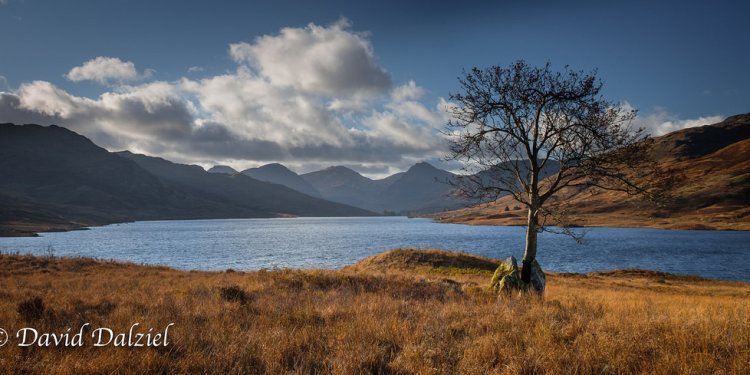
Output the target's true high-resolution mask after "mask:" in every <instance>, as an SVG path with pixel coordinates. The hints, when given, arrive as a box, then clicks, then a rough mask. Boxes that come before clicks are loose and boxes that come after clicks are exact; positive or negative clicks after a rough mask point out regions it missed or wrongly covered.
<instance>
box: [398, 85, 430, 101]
mask: <svg viewBox="0 0 750 375" xmlns="http://www.w3.org/2000/svg"><path fill="white" fill-rule="evenodd" d="M424 94H425V89H423V88H421V87H419V86H417V84H416V83H415V82H414V81H409V83H407V84H405V85H401V86H398V87H396V88H394V89H393V91H392V92H391V97H392V98H393V100H396V101H404V100H419V99H421V98H422V97H423V96H424Z"/></svg>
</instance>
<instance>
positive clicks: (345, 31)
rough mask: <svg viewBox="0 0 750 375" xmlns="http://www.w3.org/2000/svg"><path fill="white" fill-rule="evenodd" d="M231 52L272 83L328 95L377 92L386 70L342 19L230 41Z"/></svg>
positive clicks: (386, 83) (386, 84) (387, 79)
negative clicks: (331, 22) (324, 24)
mask: <svg viewBox="0 0 750 375" xmlns="http://www.w3.org/2000/svg"><path fill="white" fill-rule="evenodd" d="M229 53H230V55H231V56H232V58H233V59H234V60H235V61H236V62H237V63H240V64H248V65H249V66H250V67H252V68H253V69H255V70H257V72H258V73H259V74H260V75H261V76H263V77H264V78H266V79H268V80H270V81H271V82H272V83H273V84H274V85H277V86H291V87H293V88H295V89H297V90H300V91H304V92H307V93H312V94H319V95H326V96H330V97H336V98H341V97H349V96H352V95H363V96H371V95H377V94H381V93H383V92H385V91H387V90H388V89H389V88H390V87H391V76H390V74H388V72H387V71H386V70H385V69H384V68H383V67H381V66H380V65H379V64H378V63H377V61H376V59H375V55H374V53H373V48H372V45H371V44H370V42H369V40H367V39H366V37H365V35H362V34H357V33H353V32H351V31H349V23H348V22H347V21H346V20H345V19H343V20H340V21H339V22H337V23H334V24H333V25H330V26H328V27H325V26H318V25H315V24H309V25H307V26H306V27H304V28H284V29H282V30H281V32H280V33H279V34H278V35H266V36H262V37H260V38H257V39H255V41H254V42H253V43H235V44H231V45H230V46H229Z"/></svg>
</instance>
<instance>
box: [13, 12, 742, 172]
mask: <svg viewBox="0 0 750 375" xmlns="http://www.w3.org/2000/svg"><path fill="white" fill-rule="evenodd" d="M747 14H750V3H748V2H746V1H723V0H718V1H711V2H706V1H659V2H657V1H639V0H630V1H621V0H612V1H594V0H580V1H569V2H563V1H552V0H549V1H542V0H536V1H535V0H531V1H529V0H527V1H521V0H518V1H515V0H508V1H473V0H465V1H461V2H437V1H427V0H414V1H408V0H401V1H390V0H381V1H373V2H367V3H365V2H359V1H302V0H299V1H290V0H277V1H268V2H251V1H195V0H183V1H156V0H152V1H136V0H111V1H100V0H77V1H76V0H71V1H54V0H49V1H44V0H0V123H2V122H13V123H19V124H20V123H38V124H42V125H49V124H58V125H61V126H65V127H67V128H69V129H71V130H73V131H76V132H78V133H80V134H82V135H85V136H87V137H89V138H90V139H92V140H93V141H94V142H95V143H97V144H98V145H100V146H102V147H105V148H106V149H108V150H111V151H118V150H124V149H128V150H131V151H133V152H139V153H144V154H148V155H154V156H160V157H164V158H167V159H169V160H173V161H176V162H182V163H193V164H199V165H201V166H204V167H210V166H211V165H214V164H226V165H230V166H232V167H234V168H236V169H244V168H249V167H255V166H259V165H262V164H267V163H271V162H281V163H283V164H285V165H287V166H288V167H290V168H291V169H293V170H295V171H297V172H308V171H312V170H317V169H321V168H324V167H327V166H332V165H345V166H349V167H351V168H353V169H355V170H357V171H359V172H361V173H363V174H365V175H368V176H370V177H383V176H386V175H388V174H390V173H394V172H398V171H401V170H405V169H407V168H408V167H409V166H410V165H412V164H414V163H416V162H419V161H423V160H426V161H429V162H431V163H433V164H435V165H438V166H442V167H445V168H449V169H450V168H451V167H452V166H451V165H450V164H446V163H444V162H441V161H440V160H441V158H442V156H443V155H444V154H445V150H446V148H445V145H446V143H445V139H444V137H443V136H442V135H441V134H440V130H442V129H443V128H444V126H445V123H446V122H447V120H448V119H449V117H448V115H447V113H446V109H447V108H448V107H449V106H450V100H449V96H450V94H451V93H455V92H457V90H458V89H459V88H458V84H457V83H458V81H457V78H458V77H459V76H460V75H461V73H462V71H463V70H467V69H470V68H472V67H474V66H477V67H487V66H491V65H501V66H504V65H508V64H510V63H512V62H514V61H516V60H519V59H524V60H526V61H528V62H530V63H531V64H535V65H541V64H544V63H545V62H547V61H549V62H551V63H552V64H553V67H557V68H561V67H562V66H564V65H566V64H567V65H570V66H571V67H572V68H573V69H576V70H584V71H590V70H592V69H597V72H598V75H599V77H600V78H601V79H602V80H603V81H604V95H605V97H607V98H608V99H610V100H612V101H615V102H617V103H621V104H622V105H626V106H630V107H634V108H637V109H638V110H639V117H638V119H637V123H638V124H639V125H642V126H645V127H647V128H648V129H650V130H651V132H652V133H653V134H654V135H659V134H664V133H666V132H669V131H674V130H678V129H681V128H684V127H689V126H698V125H704V124H708V123H713V122H717V121H720V120H721V119H723V118H725V117H726V116H730V115H734V114H738V113H745V112H748V111H750V108H748V104H749V103H750V90H749V89H748V88H749V87H750V73H748V68H747V66H748V61H750V48H747V47H748V44H749V43H748V42H750V28H748V27H747V22H746V15H747Z"/></svg>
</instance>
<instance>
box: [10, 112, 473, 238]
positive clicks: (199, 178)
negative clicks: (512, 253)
mask: <svg viewBox="0 0 750 375" xmlns="http://www.w3.org/2000/svg"><path fill="white" fill-rule="evenodd" d="M0 176H1V178H0V235H28V234H33V233H35V232H39V231H50V230H68V229H75V228H81V227H87V226H92V225H101V224H109V223H115V222H124V221H135V220H167V219H212V218H250V217H288V216H372V215H378V214H383V213H387V214H406V213H429V212H437V211H442V210H447V209H455V208H459V207H463V206H465V204H464V202H463V201H461V200H459V199H457V198H455V197H452V196H451V191H452V186H451V185H449V184H448V183H447V182H448V181H451V180H452V179H454V178H455V175H453V174H452V173H450V172H447V171H444V170H441V169H438V168H435V167H433V166H431V165H430V164H427V163H418V164H416V165H414V166H413V167H412V168H410V169H409V170H408V171H406V172H402V173H397V174H394V175H393V176H390V177H387V178H384V179H381V180H372V179H369V178H367V177H364V176H362V175H360V174H359V173H357V172H355V171H354V170H351V169H349V168H346V167H341V166H338V167H331V168H327V169H324V170H322V171H317V172H312V173H307V174H304V175H298V174H296V173H295V172H293V171H291V170H289V169H288V168H286V167H285V166H283V165H281V164H277V163H273V164H268V165H265V166H262V167H259V168H251V169H246V170H244V171H242V172H237V171H236V170H234V169H233V168H231V167H228V166H221V165H218V166H215V167H213V168H210V169H209V170H208V171H206V170H204V169H203V168H202V167H200V166H196V165H184V164H177V163H173V162H171V161H168V160H165V159H162V158H157V157H151V156H146V155H139V154H134V153H131V152H129V151H121V152H109V151H107V150H105V149H103V148H101V147H99V146H97V145H95V144H94V143H93V142H91V141H90V140H89V139H87V138H86V137H84V136H81V135H79V134H76V133H74V132H72V131H70V130H68V129H66V128H63V127H59V126H55V125H52V126H39V125H14V124H0Z"/></svg>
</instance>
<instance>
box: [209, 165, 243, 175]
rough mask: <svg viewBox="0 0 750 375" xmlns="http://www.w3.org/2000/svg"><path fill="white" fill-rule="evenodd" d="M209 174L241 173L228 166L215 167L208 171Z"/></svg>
mask: <svg viewBox="0 0 750 375" xmlns="http://www.w3.org/2000/svg"><path fill="white" fill-rule="evenodd" d="M208 173H223V174H236V173H239V172H237V170H236V169H234V168H232V167H230V166H228V165H214V166H213V167H211V169H209V170H208Z"/></svg>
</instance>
